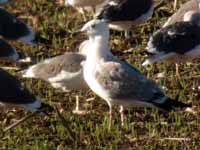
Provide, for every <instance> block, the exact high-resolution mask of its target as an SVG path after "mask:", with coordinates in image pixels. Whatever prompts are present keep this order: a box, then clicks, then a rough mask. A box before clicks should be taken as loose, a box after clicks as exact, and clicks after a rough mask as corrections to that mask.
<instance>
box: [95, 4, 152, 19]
mask: <svg viewBox="0 0 200 150" xmlns="http://www.w3.org/2000/svg"><path fill="white" fill-rule="evenodd" d="M111 2H112V1H109V2H108V3H105V5H104V6H103V7H102V9H100V12H98V15H97V18H98V19H106V20H108V21H123V20H125V21H127V20H130V21H134V20H136V19H138V18H139V17H141V16H142V15H144V14H145V13H147V12H148V11H149V10H150V8H151V7H152V5H153V1H152V0H113V3H116V5H113V4H112V3H111Z"/></svg>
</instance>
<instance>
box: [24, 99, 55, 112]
mask: <svg viewBox="0 0 200 150" xmlns="http://www.w3.org/2000/svg"><path fill="white" fill-rule="evenodd" d="M21 106H22V107H23V108H25V109H26V110H27V111H30V112H37V111H38V112H39V113H40V114H41V115H48V112H52V111H53V108H52V107H51V106H50V105H48V104H46V103H43V102H41V100H40V99H39V98H38V97H35V99H34V100H33V102H32V103H27V104H22V105H21Z"/></svg>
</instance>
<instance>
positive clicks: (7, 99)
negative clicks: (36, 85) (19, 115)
mask: <svg viewBox="0 0 200 150" xmlns="http://www.w3.org/2000/svg"><path fill="white" fill-rule="evenodd" d="M0 83H1V84H0V91H1V93H0V105H1V106H3V107H4V106H18V107H22V108H24V109H26V110H27V111H31V112H33V113H34V114H36V113H37V112H41V114H44V113H43V111H44V109H46V108H51V107H50V106H49V105H47V104H44V103H41V100H40V99H39V98H38V97H36V96H35V95H33V94H32V93H31V92H30V91H29V90H28V89H26V88H25V87H24V86H23V85H22V83H21V82H20V81H19V80H18V79H16V78H15V77H14V76H12V75H11V74H9V73H8V72H6V71H4V70H3V69H1V68H0ZM25 118H26V119H27V118H30V117H29V116H27V117H25ZM26 119H25V120H26ZM25 120H20V121H19V122H17V124H19V123H21V122H23V121H25ZM9 129H10V128H9ZM7 130H8V128H7V129H5V130H4V131H7Z"/></svg>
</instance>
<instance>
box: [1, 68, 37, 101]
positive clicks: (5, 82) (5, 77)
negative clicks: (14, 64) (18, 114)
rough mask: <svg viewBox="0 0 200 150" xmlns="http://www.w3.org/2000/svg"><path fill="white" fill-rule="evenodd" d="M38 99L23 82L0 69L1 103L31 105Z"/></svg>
mask: <svg viewBox="0 0 200 150" xmlns="http://www.w3.org/2000/svg"><path fill="white" fill-rule="evenodd" d="M34 101H36V97H35V96H34V95H33V94H32V93H30V92H29V91H28V89H26V88H25V87H23V85H22V84H21V82H20V81H19V80H18V79H16V78H15V77H14V76H12V75H11V74H9V73H7V72H6V71H4V70H3V69H0V102H2V103H12V104H30V103H33V102H34Z"/></svg>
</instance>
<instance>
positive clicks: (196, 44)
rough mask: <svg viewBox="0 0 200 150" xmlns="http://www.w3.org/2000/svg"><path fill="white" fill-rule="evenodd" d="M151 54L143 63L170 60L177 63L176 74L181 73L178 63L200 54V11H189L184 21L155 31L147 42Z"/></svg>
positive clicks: (148, 51)
mask: <svg viewBox="0 0 200 150" xmlns="http://www.w3.org/2000/svg"><path fill="white" fill-rule="evenodd" d="M147 53H149V54H150V55H152V56H150V57H149V58H147V59H146V60H145V61H144V62H143V63H142V65H143V66H145V65H148V64H153V63H155V62H157V61H162V60H170V61H173V62H175V63H176V75H177V77H180V75H179V68H178V63H180V62H186V61H191V60H193V59H195V58H197V57H199V55H200V12H199V11H188V12H187V13H186V14H185V15H184V21H183V22H177V23H175V24H172V25H168V26H166V27H164V28H161V29H160V30H158V31H157V32H155V33H154V34H153V35H152V36H151V37H150V40H149V42H148V44H147Z"/></svg>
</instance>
